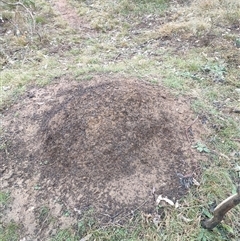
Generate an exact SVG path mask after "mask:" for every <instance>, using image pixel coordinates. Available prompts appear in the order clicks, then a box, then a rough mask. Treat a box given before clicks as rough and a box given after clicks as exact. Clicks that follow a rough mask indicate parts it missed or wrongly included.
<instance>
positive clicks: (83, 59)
mask: <svg viewBox="0 0 240 241" xmlns="http://www.w3.org/2000/svg"><path fill="white" fill-rule="evenodd" d="M69 2H70V3H71V4H72V6H74V7H75V9H76V11H77V12H78V14H79V16H80V17H81V18H83V19H84V20H85V21H86V22H88V23H89V25H90V28H91V29H92V30H93V31H95V33H96V36H94V37H89V38H85V37H84V36H80V35H79V33H78V32H76V31H75V30H72V29H70V28H69V26H68V23H67V22H66V21H64V20H63V19H61V18H60V16H57V15H56V13H54V12H53V10H52V6H51V5H50V3H47V2H45V1H38V3H36V6H35V9H34V11H35V12H36V15H35V20H36V31H37V33H38V34H35V35H31V34H30V35H29V33H28V34H26V35H25V34H20V35H18V36H17V35H14V28H15V27H14V25H13V24H10V22H8V23H7V25H5V27H6V28H7V30H11V31H10V32H9V33H8V34H5V35H1V36H0V41H1V46H0V67H1V70H0V71H1V73H0V77H1V89H0V96H1V98H0V99H1V106H2V108H3V107H4V106H6V103H7V101H8V100H10V101H12V100H15V101H17V97H18V95H19V93H22V92H24V91H25V90H26V89H27V87H28V85H29V84H39V85H44V84H47V83H51V81H52V80H53V79H55V80H56V79H57V77H59V76H61V75H64V74H65V75H68V76H70V77H71V78H77V79H78V80H80V81H82V80H88V79H91V76H93V75H96V74H101V73H105V74H111V75H112V74H118V75H121V76H137V77H139V78H142V79H145V80H148V81H151V82H158V83H161V84H163V85H165V86H168V87H170V88H171V89H172V90H173V92H175V93H176V94H177V95H181V94H184V95H187V96H188V97H189V98H190V99H191V100H192V108H193V110H194V111H195V112H196V113H197V114H198V115H200V116H205V117H207V123H208V127H209V129H210V134H209V135H208V136H205V137H204V138H205V143H206V145H207V146H208V148H209V149H210V151H211V154H209V155H208V160H209V161H207V162H203V163H202V175H201V177H199V180H198V181H199V182H200V183H201V185H200V187H198V188H196V189H191V190H190V191H189V193H188V195H187V196H186V197H184V198H183V199H182V200H181V206H180V208H179V209H170V208H165V209H164V218H163V219H162V221H161V223H160V225H159V227H155V225H154V224H153V223H152V221H151V219H150V221H149V220H145V219H144V218H143V219H141V218H139V217H138V218H135V219H133V220H131V222H129V223H128V224H127V225H125V226H117V227H116V226H110V227H105V228H100V229H99V227H97V226H94V225H92V220H91V219H87V220H85V221H84V222H83V223H81V225H82V226H81V225H80V226H78V228H79V229H78V230H79V231H78V232H77V231H76V229H74V228H72V227H69V230H63V231H59V232H58V233H57V234H56V235H55V237H54V238H53V239H52V240H66V239H68V240H77V239H80V238H82V237H83V236H84V235H86V234H87V233H91V234H92V240H167V241H171V240H174V241H175V240H186V241H189V240H211V241H212V240H216V241H220V240H233V241H234V240H239V238H240V237H239V233H240V226H239V223H240V219H239V215H238V212H239V211H240V209H239V207H236V208H235V209H233V210H231V211H230V212H229V213H228V215H227V217H226V218H225V220H224V221H223V223H222V225H220V226H218V227H217V228H216V229H214V230H213V231H212V232H209V231H206V230H204V229H202V228H201V224H200V222H201V218H202V217H207V216H208V215H209V210H210V206H211V205H212V203H214V202H217V203H219V202H220V201H221V200H223V199H224V198H226V197H227V196H229V195H230V194H231V193H232V192H234V191H235V190H234V187H235V184H236V183H237V182H238V181H239V177H240V176H239V171H236V166H237V165H239V148H240V145H239V142H238V141H234V139H239V138H240V129H239V121H240V119H239V114H236V113H232V112H230V111H229V110H230V109H231V108H236V109H239V108H240V104H239V103H240V102H239V100H240V91H239V88H240V84H239V75H240V71H239V70H240V68H239V67H240V55H239V48H237V47H236V40H237V39H238V38H239V24H240V20H239V19H240V2H239V1H238V0H225V1H223V0H208V1H207V0H193V1H187V2H184V1H181V2H184V3H178V2H177V1H172V2H171V3H168V2H167V1H157V0H156V1H151V2H148V1H139V2H137V1H125V0H121V1H107V0H106V1H92V2H90V1H75V0H71V1H69ZM0 6H3V4H1V5H0ZM4 7H5V12H4V14H5V15H4V16H5V17H6V18H7V19H10V20H11V21H15V22H14V23H16V21H17V22H19V23H20V22H21V21H22V23H21V24H20V26H21V29H23V30H21V32H24V31H25V30H27V31H29V30H28V29H29V28H30V27H31V26H29V25H28V24H29V23H28V22H27V21H26V19H28V18H29V16H28V15H25V13H24V12H22V10H21V12H20V14H22V17H21V18H20V17H18V18H17V19H16V17H15V15H14V14H15V12H14V10H13V9H9V7H6V6H4ZM20 20H21V21H20ZM237 27H238V28H237ZM39 35H40V38H39ZM69 45H70V48H67V46H69ZM61 48H62V49H61ZM89 218H90V217H89ZM147 221H149V222H147ZM1 222H2V221H1ZM79 222H80V221H79ZM90 223H91V225H90ZM4 227H6V229H5V230H4V229H3V228H2V226H1V227H0V237H3V238H2V240H7V239H6V238H5V239H4V234H6V233H7V231H6V230H7V227H8V225H5V226H4ZM9 227H10V226H9ZM14 227H15V226H14ZM83 227H84V228H85V229H84V231H82V230H83ZM14 230H15V229H14ZM80 231H81V232H80ZM1 235H2V236H1ZM5 237H7V236H6V235H5Z"/></svg>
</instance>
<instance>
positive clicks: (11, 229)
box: [0, 222, 19, 241]
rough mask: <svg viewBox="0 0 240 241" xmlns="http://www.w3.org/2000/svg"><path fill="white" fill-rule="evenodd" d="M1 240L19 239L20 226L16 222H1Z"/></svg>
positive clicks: (11, 240)
mask: <svg viewBox="0 0 240 241" xmlns="http://www.w3.org/2000/svg"><path fill="white" fill-rule="evenodd" d="M0 240H1V241H18V240H19V226H18V225H17V224H16V223H13V222H11V223H8V224H0Z"/></svg>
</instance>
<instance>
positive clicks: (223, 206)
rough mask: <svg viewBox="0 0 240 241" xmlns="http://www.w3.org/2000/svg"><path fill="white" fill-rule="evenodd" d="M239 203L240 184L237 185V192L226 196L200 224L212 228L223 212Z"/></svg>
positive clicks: (219, 220) (218, 221)
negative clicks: (211, 214) (211, 215)
mask: <svg viewBox="0 0 240 241" xmlns="http://www.w3.org/2000/svg"><path fill="white" fill-rule="evenodd" d="M239 203H240V185H238V188H237V193H236V194H234V195H232V196H230V197H228V198H227V199H225V200H224V201H223V202H221V203H220V204H218V205H217V207H216V208H215V209H214V211H213V217H212V218H211V219H208V220H206V221H204V222H203V223H202V226H203V227H204V228H206V229H209V230H211V229H213V228H214V227H216V226H217V225H218V224H219V223H220V222H221V221H222V220H223V218H224V216H225V214H226V213H227V212H228V211H229V210H231V209H232V208H234V207H235V206H237V205H238V204H239Z"/></svg>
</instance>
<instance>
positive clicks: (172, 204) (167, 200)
mask: <svg viewBox="0 0 240 241" xmlns="http://www.w3.org/2000/svg"><path fill="white" fill-rule="evenodd" d="M161 201H164V202H166V203H168V204H170V205H171V206H174V202H173V201H172V200H170V199H169V198H167V197H162V195H159V196H158V198H157V201H156V203H157V204H159V203H160V202H161Z"/></svg>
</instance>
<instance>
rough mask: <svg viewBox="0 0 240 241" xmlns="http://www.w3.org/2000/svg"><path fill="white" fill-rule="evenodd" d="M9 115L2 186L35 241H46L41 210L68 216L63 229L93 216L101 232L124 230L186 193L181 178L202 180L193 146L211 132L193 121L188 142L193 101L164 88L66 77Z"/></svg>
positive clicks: (33, 93)
mask: <svg viewBox="0 0 240 241" xmlns="http://www.w3.org/2000/svg"><path fill="white" fill-rule="evenodd" d="M3 114H4V118H3V127H4V129H5V130H7V133H6V135H5V143H8V148H7V149H5V150H3V151H2V156H3V158H4V160H5V161H4V163H3V166H2V168H1V172H2V173H3V176H2V180H3V182H2V187H3V188H4V189H6V190H10V191H11V193H12V197H13V198H14V200H15V201H14V202H13V204H12V206H11V210H8V211H6V213H5V215H6V218H7V219H8V220H9V221H10V220H11V219H13V220H15V221H16V222H20V223H22V225H23V226H24V228H25V229H26V234H28V235H29V236H30V237H35V235H36V234H37V235H38V237H40V236H41V235H40V234H41V233H39V231H38V229H39V228H38V226H37V218H36V216H35V213H36V212H37V210H38V209H39V208H40V207H42V206H48V207H49V208H50V209H51V211H52V212H53V213H54V215H55V216H61V215H62V213H64V212H69V217H67V218H65V219H66V220H64V221H63V224H61V223H60V224H59V223H58V225H60V227H64V226H63V225H64V222H69V220H74V219H76V220H77V218H79V217H81V216H83V215H84V214H85V212H87V211H89V210H91V209H92V210H94V212H95V217H97V218H98V219H99V220H100V223H102V224H106V223H109V222H117V223H119V222H120V223H122V222H123V221H124V219H125V218H126V216H129V215H133V213H132V212H134V210H137V211H144V212H146V213H155V212H156V198H157V197H158V196H159V195H160V194H162V195H164V196H168V197H169V198H171V199H172V200H173V201H174V202H175V201H176V200H178V199H179V198H180V197H181V196H182V195H183V194H184V193H185V192H186V191H187V190H186V188H185V187H184V186H181V184H180V182H179V181H180V180H179V177H178V176H177V173H182V174H184V175H185V174H191V173H192V174H193V175H196V174H197V173H198V172H199V171H198V168H199V163H198V162H199V160H200V158H201V157H200V156H198V155H197V154H196V152H193V151H192V150H191V144H192V143H194V140H200V136H201V134H203V133H204V132H205V131H204V126H203V125H202V124H201V120H200V119H199V120H198V121H197V122H196V123H194V125H193V126H192V127H191V132H190V133H189V135H190V136H191V141H192V142H191V143H189V142H188V139H187V135H186V131H188V132H189V130H187V127H188V126H189V125H190V124H191V123H192V122H193V120H194V118H195V116H194V114H193V113H192V112H191V110H190V108H189V100H187V99H184V98H180V97H174V96H172V95H171V94H170V93H169V92H168V91H167V90H166V89H165V88H164V87H162V86H159V85H156V84H155V85H154V84H149V83H145V82H143V81H139V80H130V79H119V78H117V77H115V78H114V79H112V78H109V77H108V78H107V77H105V76H104V75H103V76H98V77H96V78H94V80H91V81H87V82H85V83H78V82H74V81H72V80H68V78H67V77H65V78H63V79H62V80H58V81H57V82H56V83H55V84H52V85H50V86H47V87H45V88H41V89H39V88H30V89H29V90H28V91H27V93H26V94H25V95H23V96H22V97H21V101H19V103H18V104H15V105H14V106H13V107H11V109H9V110H7V111H5V112H4V113H3ZM153 189H154V190H155V192H154V194H153V193H152V190H153ZM20 213H26V214H27V215H24V216H21V215H19V214H20ZM43 228H44V225H43ZM49 229H50V230H49ZM52 229H53V227H52V226H50V227H48V228H46V230H44V231H45V233H49V232H52ZM41 231H43V230H41Z"/></svg>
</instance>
